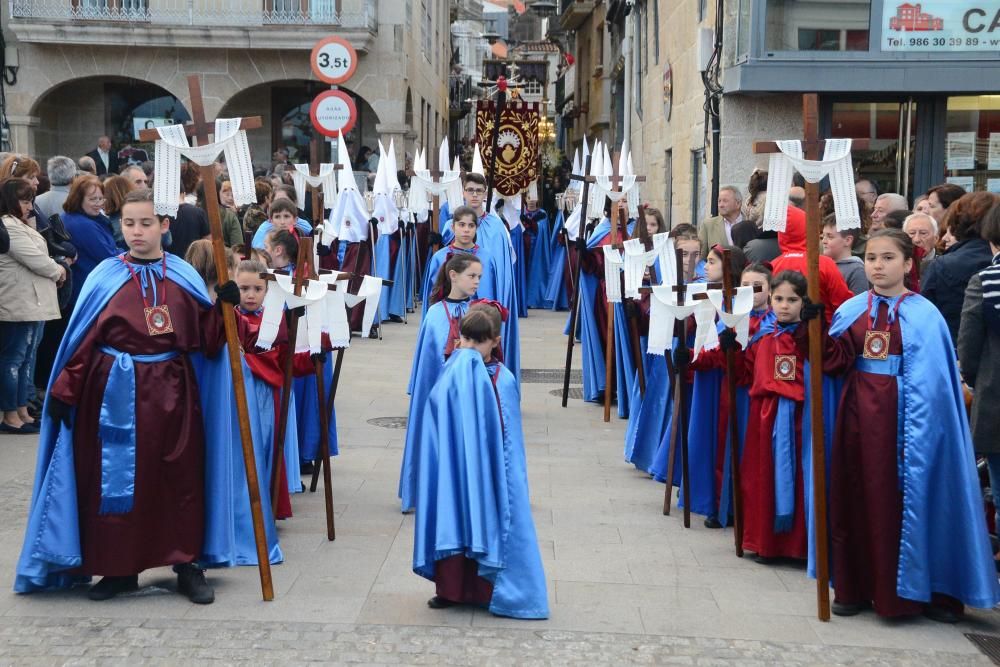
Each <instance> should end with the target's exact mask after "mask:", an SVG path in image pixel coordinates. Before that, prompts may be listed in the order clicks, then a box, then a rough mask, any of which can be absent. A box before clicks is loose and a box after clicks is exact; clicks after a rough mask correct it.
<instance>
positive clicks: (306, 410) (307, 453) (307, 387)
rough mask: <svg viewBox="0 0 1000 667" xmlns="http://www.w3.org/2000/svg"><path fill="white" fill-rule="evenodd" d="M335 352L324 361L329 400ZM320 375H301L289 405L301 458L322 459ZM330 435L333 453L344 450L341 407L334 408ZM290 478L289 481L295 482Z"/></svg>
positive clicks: (329, 429) (294, 387)
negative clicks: (339, 421) (340, 435)
mask: <svg viewBox="0 0 1000 667" xmlns="http://www.w3.org/2000/svg"><path fill="white" fill-rule="evenodd" d="M334 356H335V355H334V353H333V352H327V353H326V363H325V364H323V389H324V393H323V397H324V398H326V399H327V400H328V401H329V396H330V391H331V388H332V387H333V365H334ZM316 398H317V396H316V376H315V375H313V374H310V375H306V376H304V377H297V378H295V379H293V380H292V400H293V401H294V402H293V403H291V404H289V407H288V412H289V417H288V426H287V428H291V427H292V425H293V424H295V425H296V426H297V427H298V438H299V457H300V458H301V460H302V461H315V460H316V459H317V458H319V434H320V422H319V410H318V408H317V405H316ZM292 406H294V408H295V421H292V416H291V412H292ZM329 419H330V421H329V428H328V429H327V438H328V440H329V442H330V456H337V455H338V454H339V453H340V449H339V447H338V442H337V407H336V406H334V407H333V409H332V410H330V417H329ZM291 481H292V480H291V479H289V483H291Z"/></svg>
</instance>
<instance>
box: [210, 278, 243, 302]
mask: <svg viewBox="0 0 1000 667" xmlns="http://www.w3.org/2000/svg"><path fill="white" fill-rule="evenodd" d="M215 293H216V294H217V295H219V299H218V300H219V302H220V303H228V304H230V305H232V306H238V305H239V303H240V288H239V287H238V286H237V285H236V282H235V281H232V280H227V281H226V282H224V283H222V284H221V285H216V286H215Z"/></svg>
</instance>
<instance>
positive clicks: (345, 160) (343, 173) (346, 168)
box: [337, 137, 358, 192]
mask: <svg viewBox="0 0 1000 667" xmlns="http://www.w3.org/2000/svg"><path fill="white" fill-rule="evenodd" d="M337 162H338V163H339V164H340V166H341V169H340V170H339V171H337V189H338V190H339V191H340V192H344V191H345V190H354V191H355V192H357V190H358V183H357V181H355V180H354V169H352V168H351V156H350V155H348V154H347V142H346V141H345V140H344V138H343V137H340V139H338V140H337Z"/></svg>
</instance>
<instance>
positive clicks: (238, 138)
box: [153, 118, 257, 217]
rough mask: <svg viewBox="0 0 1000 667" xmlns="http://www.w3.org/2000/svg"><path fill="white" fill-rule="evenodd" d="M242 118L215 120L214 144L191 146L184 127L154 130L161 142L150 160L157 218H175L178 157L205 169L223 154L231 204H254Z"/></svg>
mask: <svg viewBox="0 0 1000 667" xmlns="http://www.w3.org/2000/svg"><path fill="white" fill-rule="evenodd" d="M242 120H243V119H242V118H217V119H216V121H215V142H214V143H210V144H205V145H203V146H191V145H190V143H189V142H188V137H187V130H186V129H185V127H184V125H182V124H178V125H164V126H162V127H158V128H156V131H157V133H158V134H159V135H160V138H159V139H157V141H156V152H155V154H154V158H153V164H154V166H153V169H154V170H155V173H156V178H155V179H153V209H154V210H155V211H156V214H157V215H169V216H171V217H173V216H176V215H177V207H178V206H179V204H180V202H179V201H178V194H179V193H180V191H181V189H182V187H181V162H180V161H181V156H182V155H183V156H184V157H186V158H187V159H189V160H191V161H192V162H194V163H195V164H197V165H200V166H202V167H208V166H210V165H212V164H213V163H214V162H215V158H217V157H218V156H219V153H222V154H223V155H224V156H225V158H226V168H227V169H228V171H229V181H230V182H231V183H232V185H233V201H234V202H235V203H236V205H237V206H244V205H248V204H253V203H255V202H256V201H257V193H256V190H255V189H254V183H253V163H252V162H251V161H250V146H249V144H248V143H247V133H246V132H245V131H244V130H241V129H240V122H241V121H242Z"/></svg>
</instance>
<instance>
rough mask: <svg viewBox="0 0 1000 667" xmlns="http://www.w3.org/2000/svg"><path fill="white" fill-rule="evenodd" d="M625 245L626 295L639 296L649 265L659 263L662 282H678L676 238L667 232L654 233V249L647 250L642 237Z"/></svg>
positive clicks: (636, 297) (663, 283)
mask: <svg viewBox="0 0 1000 667" xmlns="http://www.w3.org/2000/svg"><path fill="white" fill-rule="evenodd" d="M624 245H625V268H624V271H625V296H626V297H628V298H630V299H638V298H639V288H640V287H642V277H643V275H645V273H646V267H648V266H653V265H655V264H658V266H659V274H660V275H659V279H660V284H662V285H673V284H674V283H676V282H677V256H676V255H675V254H674V240H673V239H672V238H669V237H668V236H667V232H662V233H660V234H655V235H653V248H652V250H648V251H647V250H646V246H645V245H643V242H642V240H641V239H629V240H628V241H625V244H624Z"/></svg>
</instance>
